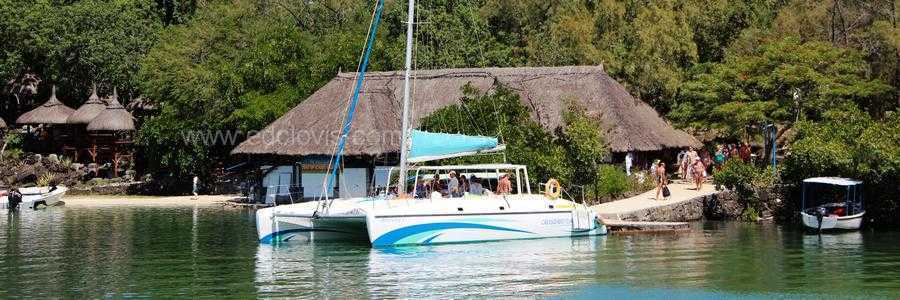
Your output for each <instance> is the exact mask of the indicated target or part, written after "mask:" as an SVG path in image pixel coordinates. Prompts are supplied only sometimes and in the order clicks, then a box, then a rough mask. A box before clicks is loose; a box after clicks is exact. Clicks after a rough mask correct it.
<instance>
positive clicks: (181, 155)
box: [137, 1, 364, 174]
mask: <svg viewBox="0 0 900 300" xmlns="http://www.w3.org/2000/svg"><path fill="white" fill-rule="evenodd" d="M261 5H263V4H260V3H256V2H243V1H240V2H237V3H227V4H218V5H210V6H209V7H208V8H207V9H205V10H202V11H201V12H199V13H198V15H197V16H195V18H194V20H193V21H192V22H191V23H190V24H187V25H179V26H171V27H169V28H168V29H166V30H165V31H164V32H163V34H162V35H161V38H160V41H159V43H158V44H157V45H156V46H155V47H154V48H153V49H152V50H151V51H150V53H148V55H147V56H146V57H145V58H144V59H143V61H142V68H141V72H140V78H141V79H142V81H141V83H142V84H141V89H142V90H143V91H144V92H145V93H146V94H147V95H148V96H149V97H150V98H151V99H161V100H163V105H162V110H161V111H160V113H159V114H158V115H157V116H154V117H152V118H150V119H148V120H146V121H145V123H144V125H143V126H142V128H141V129H140V133H139V135H138V137H137V142H138V144H139V145H140V146H141V151H142V155H143V157H144V158H145V160H146V161H147V163H148V167H149V168H150V169H152V170H169V171H172V172H174V173H176V174H178V173H193V172H205V171H206V170H207V168H208V167H209V166H211V165H212V162H213V161H214V160H215V159H217V158H222V157H225V156H227V155H228V151H229V150H230V149H231V147H233V146H234V144H235V143H237V142H240V141H241V139H242V138H244V137H245V136H242V135H241V136H238V138H237V139H235V140H234V141H229V142H224V143H223V142H222V141H219V143H215V144H210V143H208V142H206V141H203V140H201V139H192V138H185V136H186V135H189V134H191V133H203V134H210V135H211V134H216V133H217V132H229V133H231V134H234V133H235V132H237V133H247V132H250V131H253V130H258V129H261V128H262V127H264V126H265V125H267V124H268V123H270V122H271V121H273V120H275V119H276V118H278V117H279V116H281V115H282V114H283V113H284V112H286V111H287V110H289V109H290V108H292V107H293V106H294V105H296V104H297V102H298V101H299V100H300V99H303V98H305V97H307V96H308V95H309V94H311V93H312V92H313V91H315V90H316V89H317V88H319V87H320V86H321V85H322V84H324V83H325V82H326V81H327V80H329V79H331V77H332V76H333V74H335V73H336V72H337V70H338V69H340V68H342V67H343V68H344V69H345V70H347V69H352V68H353V66H354V62H355V59H354V58H353V53H355V52H356V51H358V49H359V48H360V44H359V43H360V42H362V39H359V40H356V39H355V37H357V36H352V35H346V34H344V33H342V32H340V31H339V30H336V29H335V30H334V31H330V30H329V29H328V27H324V28H319V30H324V31H326V33H322V34H323V35H324V37H316V36H315V35H313V34H311V33H310V32H308V31H303V30H300V28H298V27H297V22H298V20H297V19H295V18H294V17H293V15H291V14H289V13H287V12H284V11H283V10H280V9H265V8H266V7H264V6H261ZM298 5H301V6H302V4H298ZM353 21H354V19H352V18H351V19H347V20H344V21H342V22H347V23H348V24H352V22H353ZM355 27H357V26H352V27H351V28H355ZM344 30H348V29H344ZM356 31H357V32H360V34H359V35H358V36H363V35H364V29H358V30H356Z"/></svg>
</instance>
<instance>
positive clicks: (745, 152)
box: [740, 142, 753, 164]
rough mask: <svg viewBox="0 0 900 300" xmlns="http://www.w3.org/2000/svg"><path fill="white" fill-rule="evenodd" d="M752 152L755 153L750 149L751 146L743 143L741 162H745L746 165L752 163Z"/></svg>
mask: <svg viewBox="0 0 900 300" xmlns="http://www.w3.org/2000/svg"><path fill="white" fill-rule="evenodd" d="M752 152H753V151H752V150H751V149H750V144H747V142H743V143H741V150H740V154H741V160H743V161H744V163H748V164H749V163H750V156H751V154H752Z"/></svg>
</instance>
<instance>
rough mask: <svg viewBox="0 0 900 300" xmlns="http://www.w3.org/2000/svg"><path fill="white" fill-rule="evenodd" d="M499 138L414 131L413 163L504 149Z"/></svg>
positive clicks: (411, 153) (410, 158) (411, 157)
mask: <svg viewBox="0 0 900 300" xmlns="http://www.w3.org/2000/svg"><path fill="white" fill-rule="evenodd" d="M505 148H506V147H505V146H504V145H501V144H499V143H498V141H497V138H493V137H486V136H471V135H462V134H450V133H434V132H425V131H420V130H413V131H412V147H411V149H410V150H409V159H408V161H409V162H411V163H416V162H423V161H431V160H438V159H445V158H453V157H460V156H468V155H474V154H479V153H489V152H497V151H502V150H503V149H505Z"/></svg>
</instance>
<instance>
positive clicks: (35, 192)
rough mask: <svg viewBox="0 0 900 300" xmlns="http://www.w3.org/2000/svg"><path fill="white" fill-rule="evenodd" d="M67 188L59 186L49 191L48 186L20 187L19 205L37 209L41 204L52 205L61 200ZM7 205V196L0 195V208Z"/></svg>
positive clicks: (4, 207)
mask: <svg viewBox="0 0 900 300" xmlns="http://www.w3.org/2000/svg"><path fill="white" fill-rule="evenodd" d="M68 190H69V189H68V188H66V187H64V186H59V187H57V188H56V189H55V190H53V191H50V188H49V187H30V188H21V189H19V192H20V193H22V203H19V207H24V208H29V209H37V208H38V206H40V205H41V204H43V205H46V206H53V205H55V204H57V203H58V202H60V201H62V197H63V196H65V195H66V191H68ZM8 206H9V199H8V197H7V196H3V197H0V208H2V209H6V208H8Z"/></svg>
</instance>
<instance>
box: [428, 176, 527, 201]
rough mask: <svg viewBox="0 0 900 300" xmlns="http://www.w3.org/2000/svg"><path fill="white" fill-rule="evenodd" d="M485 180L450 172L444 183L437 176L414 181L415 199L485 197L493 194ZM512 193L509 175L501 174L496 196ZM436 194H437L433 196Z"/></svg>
mask: <svg viewBox="0 0 900 300" xmlns="http://www.w3.org/2000/svg"><path fill="white" fill-rule="evenodd" d="M488 185H489V184H488V182H487V180H484V179H481V178H478V177H476V176H475V174H472V175H470V176H469V177H468V178H467V177H466V175H465V174H457V173H456V171H450V173H449V174H448V178H447V180H446V183H445V182H444V181H442V180H441V177H440V175H439V174H434V177H433V178H432V179H427V180H424V181H423V180H417V181H416V192H415V196H416V198H428V197H437V196H439V197H450V198H458V197H462V196H464V195H466V194H469V195H485V194H493V192H491V190H490V188H488V187H487V186H488ZM511 192H512V182H511V181H510V178H509V174H502V175H500V178H499V179H498V180H497V192H496V194H500V195H506V194H510V193H511ZM435 193H437V194H435Z"/></svg>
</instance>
